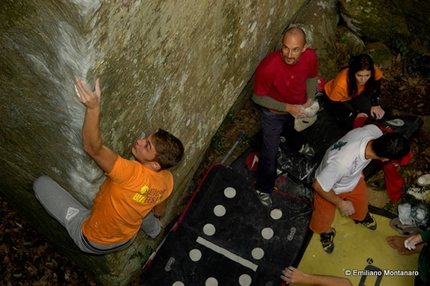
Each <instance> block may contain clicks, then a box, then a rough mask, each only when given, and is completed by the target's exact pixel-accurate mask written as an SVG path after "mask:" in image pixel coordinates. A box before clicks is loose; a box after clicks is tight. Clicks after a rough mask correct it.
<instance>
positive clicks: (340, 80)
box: [324, 54, 385, 129]
mask: <svg viewBox="0 0 430 286" xmlns="http://www.w3.org/2000/svg"><path fill="white" fill-rule="evenodd" d="M381 78H382V72H381V70H380V69H379V68H378V67H376V66H375V64H374V63H373V60H372V58H371V57H370V56H369V55H367V54H360V55H358V56H355V57H354V58H353V59H352V61H351V64H350V65H349V67H347V68H345V69H343V70H341V71H340V72H339V73H338V74H337V75H336V77H335V78H334V79H332V80H330V81H329V82H327V83H326V84H325V85H324V92H325V94H326V95H327V98H326V101H325V103H326V105H327V108H328V109H329V110H330V111H331V112H332V113H333V114H334V115H335V116H336V117H337V118H338V119H339V121H340V122H341V124H342V125H344V126H345V127H346V128H347V129H351V128H352V126H353V123H354V120H355V118H356V117H357V114H358V113H360V112H363V113H366V114H367V115H368V116H369V117H372V118H374V119H381V118H382V117H383V116H384V114H385V111H384V110H383V109H382V108H381V106H380V104H379V98H380V94H381Z"/></svg>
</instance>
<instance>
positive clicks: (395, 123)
mask: <svg viewBox="0 0 430 286" xmlns="http://www.w3.org/2000/svg"><path fill="white" fill-rule="evenodd" d="M386 123H388V124H390V125H392V126H403V125H405V122H404V121H403V120H401V119H399V118H395V119H391V120H388V121H387V122H386Z"/></svg>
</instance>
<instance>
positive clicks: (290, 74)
mask: <svg viewBox="0 0 430 286" xmlns="http://www.w3.org/2000/svg"><path fill="white" fill-rule="evenodd" d="M317 80H318V62H317V55H316V53H315V52H314V51H313V50H312V49H310V48H308V47H307V44H306V36H305V33H304V32H303V30H302V29H300V28H298V27H292V28H289V29H288V30H287V31H286V32H285V33H284V35H283V37H282V41H281V49H280V50H277V51H274V52H272V53H270V54H269V55H268V56H267V57H266V58H264V59H263V60H262V61H261V63H260V64H259V66H258V67H257V71H256V76H255V84H254V94H253V96H252V99H253V101H254V102H255V103H256V104H258V105H260V106H261V129H262V133H263V145H262V147H261V155H260V159H259V162H258V169H257V181H256V192H257V194H258V197H259V199H260V201H261V203H262V204H263V205H264V206H266V207H270V206H271V205H272V199H271V197H270V193H271V192H272V191H273V188H274V186H275V179H276V157H277V153H278V147H279V142H280V136H281V134H283V135H285V139H286V147H288V148H289V149H290V150H291V151H293V152H297V151H299V152H301V153H303V154H305V155H311V156H312V155H313V150H312V148H311V147H310V146H309V145H308V144H306V145H303V134H302V133H301V132H297V131H296V130H295V129H294V119H295V118H302V117H305V116H306V112H305V111H304V110H303V109H304V108H306V107H308V106H309V105H310V104H311V102H312V101H313V100H314V99H315V93H316V87H317Z"/></svg>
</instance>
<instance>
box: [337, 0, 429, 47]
mask: <svg viewBox="0 0 430 286" xmlns="http://www.w3.org/2000/svg"><path fill="white" fill-rule="evenodd" d="M339 3H340V14H341V17H342V19H343V21H344V22H345V23H346V26H347V27H348V28H350V29H351V30H352V31H354V32H355V33H357V34H358V35H359V36H360V37H365V38H366V39H367V40H369V41H370V42H374V41H380V42H383V43H384V44H386V45H387V46H389V47H393V48H397V49H398V50H399V51H401V52H402V53H404V54H407V53H414V52H415V53H425V52H428V51H429V50H430V34H429V33H428V27H429V25H430V18H429V17H428V13H429V11H430V2H429V1H419V0H408V1H404V0H379V1H368V0H354V1H351V0H339Z"/></svg>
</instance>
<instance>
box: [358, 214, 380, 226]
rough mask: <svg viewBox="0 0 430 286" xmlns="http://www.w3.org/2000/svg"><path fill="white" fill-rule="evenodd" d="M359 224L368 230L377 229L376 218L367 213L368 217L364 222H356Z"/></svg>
mask: <svg viewBox="0 0 430 286" xmlns="http://www.w3.org/2000/svg"><path fill="white" fill-rule="evenodd" d="M354 221H355V223H357V224H362V225H364V226H365V227H367V228H368V229H371V230H375V229H376V220H375V218H374V217H373V216H372V215H371V214H370V213H367V215H366V217H365V218H364V219H363V220H362V221H358V220H354Z"/></svg>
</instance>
